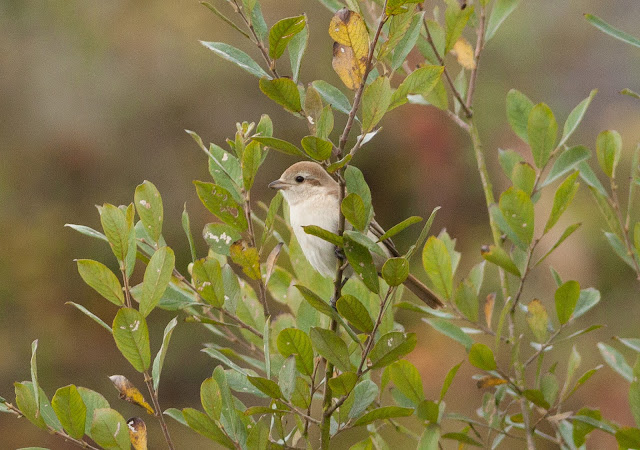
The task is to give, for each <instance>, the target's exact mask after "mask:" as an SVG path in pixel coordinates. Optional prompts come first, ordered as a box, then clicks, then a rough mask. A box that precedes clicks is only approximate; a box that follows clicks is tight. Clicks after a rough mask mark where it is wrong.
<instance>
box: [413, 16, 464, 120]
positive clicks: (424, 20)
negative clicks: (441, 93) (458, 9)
mask: <svg viewBox="0 0 640 450" xmlns="http://www.w3.org/2000/svg"><path fill="white" fill-rule="evenodd" d="M418 9H420V10H421V11H424V9H425V8H424V7H423V6H422V5H421V4H418ZM422 23H423V25H424V30H425V31H426V33H427V42H428V43H429V45H430V46H431V49H432V50H433V53H434V54H435V55H436V58H437V59H438V63H439V64H440V65H441V66H442V67H443V68H444V71H443V73H444V77H445V78H446V79H447V83H448V84H449V87H450V88H451V92H453V96H454V97H455V98H456V100H457V101H458V103H459V104H460V106H461V107H462V109H463V110H464V114H465V116H466V117H467V118H468V119H471V117H472V116H473V113H472V112H471V110H470V109H469V107H467V105H466V103H465V101H464V100H463V99H462V96H461V95H460V92H458V90H457V89H456V86H455V84H454V83H453V79H452V78H451V75H449V71H448V70H447V66H446V65H445V63H444V58H443V57H442V56H441V55H440V52H439V51H438V48H437V47H436V44H435V42H433V38H432V37H431V32H430V31H429V24H428V23H427V18H426V17H425V16H424V15H423V16H422Z"/></svg>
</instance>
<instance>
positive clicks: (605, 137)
mask: <svg viewBox="0 0 640 450" xmlns="http://www.w3.org/2000/svg"><path fill="white" fill-rule="evenodd" d="M621 152H622V137H620V133H618V132H617V131H615V130H606V131H603V132H602V133H600V134H599V135H598V138H597V139H596V155H597V156H598V163H599V164H600V168H601V169H602V171H603V172H604V173H605V175H606V176H608V177H609V178H615V176H616V167H617V165H618V162H619V161H620V153H621Z"/></svg>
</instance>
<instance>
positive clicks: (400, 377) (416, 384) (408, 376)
mask: <svg viewBox="0 0 640 450" xmlns="http://www.w3.org/2000/svg"><path fill="white" fill-rule="evenodd" d="M389 375H390V377H391V381H393V384H395V385H396V388H398V390H399V391H400V392H402V393H403V394H404V396H405V397H407V398H408V399H409V400H410V401H411V403H413V404H414V406H416V407H417V406H418V405H419V404H420V402H422V401H423V400H424V399H425V398H424V390H423V387H422V378H421V377H420V372H418V369H416V367H415V366H414V365H413V364H411V363H410V362H409V361H407V360H400V361H396V362H394V363H393V364H391V365H390V366H389Z"/></svg>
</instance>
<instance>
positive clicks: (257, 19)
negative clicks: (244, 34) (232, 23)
mask: <svg viewBox="0 0 640 450" xmlns="http://www.w3.org/2000/svg"><path fill="white" fill-rule="evenodd" d="M244 1H245V0H243V2H244ZM249 1H252V0H249ZM249 19H250V21H251V24H252V25H253V28H255V30H256V34H257V35H258V39H260V40H261V41H264V40H265V39H266V38H267V31H268V29H267V24H266V23H265V21H264V17H263V16H262V8H261V7H260V2H258V1H257V0H256V1H255V4H254V6H253V8H251V13H250V14H249Z"/></svg>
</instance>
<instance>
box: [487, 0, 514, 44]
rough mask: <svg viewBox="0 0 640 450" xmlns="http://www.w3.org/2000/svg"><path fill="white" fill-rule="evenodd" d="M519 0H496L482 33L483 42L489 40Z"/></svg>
mask: <svg viewBox="0 0 640 450" xmlns="http://www.w3.org/2000/svg"><path fill="white" fill-rule="evenodd" d="M519 4H520V0H496V2H495V4H494V5H493V8H491V15H490V16H489V21H488V22H487V29H486V31H485V33H484V40H485V42H487V41H489V39H491V38H492V37H493V36H494V35H495V34H496V31H498V28H500V25H502V22H504V21H505V20H506V18H507V17H509V15H510V14H511V13H512V12H513V11H514V10H515V9H516V8H517V7H518V5H519Z"/></svg>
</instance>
